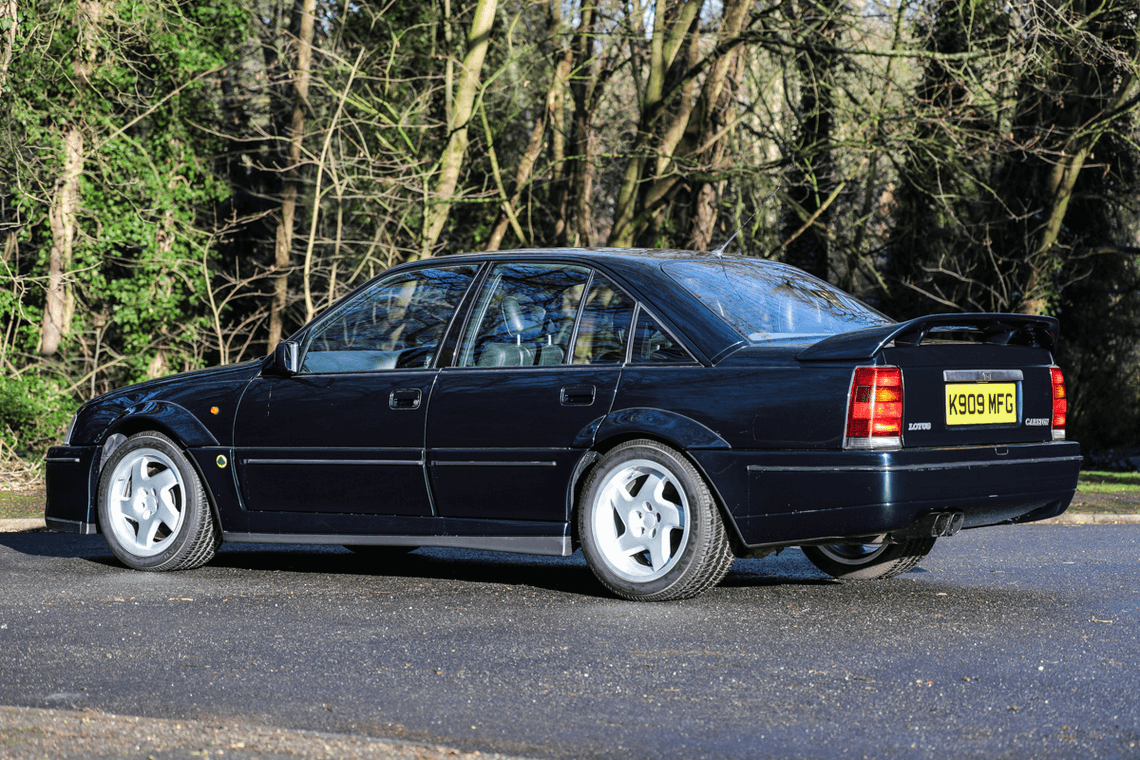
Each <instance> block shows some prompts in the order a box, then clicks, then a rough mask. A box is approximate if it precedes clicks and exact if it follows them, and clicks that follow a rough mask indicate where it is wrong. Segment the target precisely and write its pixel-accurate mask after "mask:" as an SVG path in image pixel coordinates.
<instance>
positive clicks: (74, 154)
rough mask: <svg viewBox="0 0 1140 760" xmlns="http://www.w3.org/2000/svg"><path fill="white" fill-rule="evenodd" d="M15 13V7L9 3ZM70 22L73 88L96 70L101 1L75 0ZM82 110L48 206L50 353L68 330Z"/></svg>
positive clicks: (43, 344)
mask: <svg viewBox="0 0 1140 760" xmlns="http://www.w3.org/2000/svg"><path fill="white" fill-rule="evenodd" d="M0 2H3V0H0ZM12 10H13V11H14V10H15V8H14V7H13V8H12ZM76 11H77V13H76V16H75V24H76V26H77V27H78V28H79V34H78V43H79V44H78V50H77V52H76V56H75V59H74V60H72V62H71V69H72V72H73V73H74V74H75V80H76V87H77V89H79V90H83V89H84V88H86V87H87V83H88V82H89V81H90V80H91V76H92V75H93V74H94V72H95V62H96V60H97V56H98V54H99V28H100V26H101V25H102V23H103V15H104V8H103V3H102V1H101V0H80V2H79V3H78V5H77V6H76ZM84 129H85V123H84V121H83V114H81V113H80V114H76V121H75V122H74V123H73V124H71V125H70V126H68V127H65V128H64V131H63V134H62V135H61V142H62V144H63V166H62V171H61V172H60V175H59V177H58V179H57V180H56V182H55V188H54V190H53V193H52V198H51V205H50V206H49V207H48V226H49V228H50V229H51V253H50V254H49V256H48V287H47V293H46V295H45V297H44V319H43V324H42V325H41V327H40V353H41V354H43V355H44V356H53V355H55V353H56V351H58V350H59V344H60V342H61V341H62V340H63V338H64V336H65V335H67V334H68V333H69V332H70V331H71V317H72V314H73V313H74V310H75V305H74V296H73V294H72V292H71V288H69V287H68V284H67V273H68V271H69V270H70V269H71V259H72V255H73V252H74V247H75V233H76V227H77V221H76V212H77V211H78V209H79V179H80V177H81V176H83V163H84V160H85V156H84V137H83V133H84Z"/></svg>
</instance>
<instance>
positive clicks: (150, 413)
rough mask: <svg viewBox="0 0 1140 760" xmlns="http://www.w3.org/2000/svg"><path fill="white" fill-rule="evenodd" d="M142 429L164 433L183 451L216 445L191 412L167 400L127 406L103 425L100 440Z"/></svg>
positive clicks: (206, 429)
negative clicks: (176, 442) (180, 446)
mask: <svg viewBox="0 0 1140 760" xmlns="http://www.w3.org/2000/svg"><path fill="white" fill-rule="evenodd" d="M143 430H158V431H163V432H166V433H168V434H169V435H170V436H172V437H173V438H174V439H175V440H177V441H179V442H180V443H181V444H182V445H183V446H184V447H185V448H197V447H200V446H218V445H220V444H219V441H218V439H217V438H216V437H215V436H214V434H213V433H212V432H210V430H209V428H207V427H206V426H205V425H204V424H203V423H202V421H201V420H199V419H198V418H197V417H196V416H195V415H194V414H193V413H192V412H190V411H189V410H188V409H186V408H185V407H182V406H179V405H178V404H174V403H171V402H169V401H146V402H143V403H141V404H138V405H136V406H130V407H127V408H126V409H124V410H123V411H122V412H121V413H120V414H119V415H118V416H117V417H116V418H115V419H114V420H113V421H112V422H111V423H110V424H109V425H108V426H107V428H106V430H105V431H104V435H103V440H106V438H107V437H109V436H110V435H111V434H112V433H123V434H124V435H127V436H130V435H131V434H133V433H138V432H140V431H143ZM100 442H102V441H100Z"/></svg>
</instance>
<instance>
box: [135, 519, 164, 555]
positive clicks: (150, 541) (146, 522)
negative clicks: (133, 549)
mask: <svg viewBox="0 0 1140 760" xmlns="http://www.w3.org/2000/svg"><path fill="white" fill-rule="evenodd" d="M161 526H162V520H161V518H159V516H158V512H155V513H154V514H151V515H149V516H144V517H141V518H139V532H138V539H137V540H138V543H139V546H141V547H143V548H144V549H150V548H151V547H153V546H154V537H155V535H157V534H158V529H159V528H160V527H161Z"/></svg>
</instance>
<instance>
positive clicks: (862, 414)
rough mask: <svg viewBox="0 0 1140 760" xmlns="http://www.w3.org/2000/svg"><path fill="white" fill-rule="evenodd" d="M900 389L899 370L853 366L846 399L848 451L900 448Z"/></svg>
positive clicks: (846, 443)
mask: <svg viewBox="0 0 1140 760" xmlns="http://www.w3.org/2000/svg"><path fill="white" fill-rule="evenodd" d="M902 416H903V390H902V372H900V371H899V368H898V367H856V368H855V375H854V377H852V379H851V395H850V397H848V399H847V436H846V441H845V443H844V445H845V446H846V447H847V448H849V449H890V448H899V447H900V446H902Z"/></svg>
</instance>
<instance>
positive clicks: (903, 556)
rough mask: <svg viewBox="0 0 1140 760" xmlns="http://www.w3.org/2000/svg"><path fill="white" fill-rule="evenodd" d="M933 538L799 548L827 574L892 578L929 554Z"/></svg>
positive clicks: (835, 576)
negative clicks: (896, 542) (889, 542)
mask: <svg viewBox="0 0 1140 760" xmlns="http://www.w3.org/2000/svg"><path fill="white" fill-rule="evenodd" d="M934 541H935V539H933V538H912V539H910V540H909V541H903V542H902V543H901V544H827V545H824V546H802V547H800V548H801V549H803V552H804V554H805V555H807V558H808V559H809V560H811V563H812V564H813V565H815V566H816V567H817V568H819V569H820V570H822V571H823V572H825V573H827V574H828V575H830V576H832V577H834V578H839V579H840V580H849V581H858V580H872V579H876V578H893V577H895V576H896V575H901V574H903V573H905V572H907V571H908V570H913V569H914V568H915V567H917V566H918V563H919V562H921V561H922V560H923V558H925V557H926V555H927V554H930V550H931V549H933V548H934Z"/></svg>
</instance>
